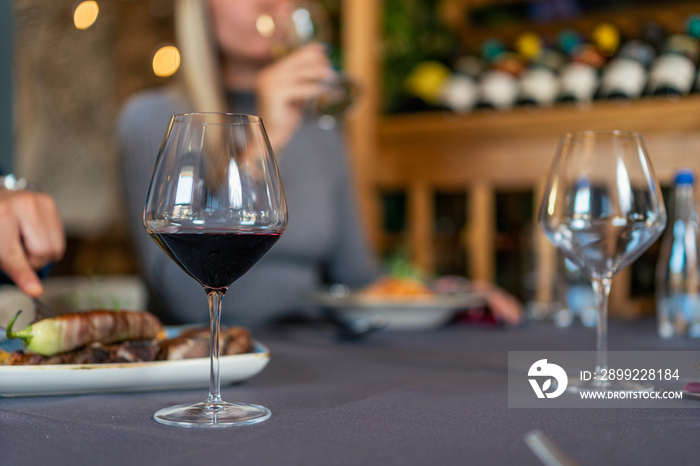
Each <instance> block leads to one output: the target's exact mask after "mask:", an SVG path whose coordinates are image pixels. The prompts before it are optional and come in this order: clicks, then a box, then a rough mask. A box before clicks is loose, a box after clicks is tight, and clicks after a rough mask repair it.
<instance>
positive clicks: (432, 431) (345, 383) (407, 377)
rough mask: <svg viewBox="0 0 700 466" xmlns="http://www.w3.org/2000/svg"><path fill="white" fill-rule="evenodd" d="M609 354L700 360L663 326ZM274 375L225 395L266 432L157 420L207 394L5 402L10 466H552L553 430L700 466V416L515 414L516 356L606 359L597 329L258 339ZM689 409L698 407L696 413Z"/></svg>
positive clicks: (2, 439)
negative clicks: (258, 408) (246, 408)
mask: <svg viewBox="0 0 700 466" xmlns="http://www.w3.org/2000/svg"><path fill="white" fill-rule="evenodd" d="M609 335H610V348H609V349H610V350H647V351H652V350H697V349H698V348H700V341H697V340H695V341H693V340H679V341H662V340H661V339H659V338H658V337H657V336H656V333H655V330H654V325H653V323H652V322H649V321H644V322H628V323H613V324H612V325H611V328H610V333H609ZM257 338H258V339H259V340H261V341H262V342H264V343H265V344H266V345H268V347H269V348H270V350H271V353H272V358H271V362H270V364H269V366H268V367H267V368H266V369H265V370H264V371H263V372H262V373H261V374H259V375H258V376H256V377H254V378H253V379H251V380H248V381H246V382H244V383H241V384H238V385H235V386H231V387H225V388H224V389H223V390H222V395H223V398H224V399H225V400H227V401H243V402H250V403H258V404H262V405H264V406H267V407H268V408H270V409H271V410H272V413H273V414H272V417H271V418H270V419H269V420H267V421H266V422H263V423H260V424H255V425H251V426H246V427H238V428H228V429H213V430H199V429H195V430H193V429H182V428H176V427H166V426H162V425H160V424H157V423H156V422H155V421H153V420H152V418H151V416H152V414H153V412H155V411H156V410H157V409H159V408H161V407H164V406H168V405H171V404H180V403H189V402H197V401H202V400H203V399H204V398H205V397H206V389H205V390H203V391H202V390H187V391H170V392H156V393H135V394H109V395H83V396H63V397H36V398H2V399H0V464H1V465H42V464H47V465H84V464H100V465H125V464H134V465H140V464H168V465H174V466H175V465H193V464H251V465H282V464H284V465H287V464H291V465H294V464H304V465H346V464H352V465H360V464H361V465H365V464H390V465H391V464H396V465H414V464H415V465H443V464H477V465H480V464H484V465H500V464H518V465H537V464H540V463H539V461H538V460H537V459H536V458H535V456H534V455H533V454H532V452H531V451H530V450H529V448H528V447H527V446H526V444H525V443H524V442H523V435H524V434H525V433H526V432H528V431H530V430H533V429H541V430H542V431H544V432H545V433H546V434H547V435H548V436H549V437H550V438H552V439H553V440H554V441H555V442H557V443H558V444H559V445H560V446H561V447H563V448H564V449H565V450H566V451H567V452H568V453H569V454H570V455H571V456H572V457H574V458H575V459H577V460H578V461H580V462H581V464H584V465H593V464H623V465H626V464H635V465H645V464H649V465H652V464H653V465H659V464H700V410H697V409H694V405H693V406H692V407H688V408H687V409H513V408H508V396H507V395H508V393H507V365H508V355H507V352H508V351H509V350H511V351H515V350H550V349H552V350H580V351H584V350H585V351H589V350H593V349H594V346H595V334H594V331H593V330H592V329H585V328H581V327H572V328H568V329H557V328H555V327H553V326H552V325H551V324H530V325H527V326H525V327H524V328H519V329H502V328H495V327H485V326H468V325H457V326H452V327H448V328H444V329H440V330H436V331H430V332H422V333H404V334H398V333H396V334H391V333H386V332H385V333H377V334H374V335H372V336H371V337H370V338H368V339H366V340H363V341H360V342H342V341H338V340H337V339H336V338H335V336H334V334H333V332H332V331H330V330H325V329H316V328H315V329H309V328H303V329H301V328H285V329H284V330H277V331H271V332H266V333H264V334H258V335H257ZM679 402H680V403H692V402H690V401H687V400H683V401H679ZM698 406H700V403H698Z"/></svg>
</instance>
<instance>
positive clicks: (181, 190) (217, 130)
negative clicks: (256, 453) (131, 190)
mask: <svg viewBox="0 0 700 466" xmlns="http://www.w3.org/2000/svg"><path fill="white" fill-rule="evenodd" d="M144 225H145V227H146V230H147V231H148V233H149V234H150V235H151V237H152V238H153V239H154V240H155V242H156V243H158V245H159V246H160V247H161V249H163V251H165V253H166V254H167V255H168V256H169V257H170V258H171V259H172V260H173V261H175V263H177V264H178V265H179V266H180V267H181V268H182V270H184V271H185V272H186V273H187V274H188V275H189V276H191V277H192V278H194V279H195V280H197V282H199V284H201V285H202V287H203V288H204V291H205V292H206V295H207V300H208V302H209V314H210V318H211V376H210V379H209V396H208V397H207V399H206V400H205V401H203V402H201V403H197V404H194V405H177V406H172V407H168V408H164V409H161V410H160V411H158V412H156V413H155V415H154V419H155V420H156V421H158V422H160V423H162V424H167V425H176V426H182V427H227V426H236V425H246V424H253V423H256V422H261V421H264V420H266V419H268V418H269V417H270V410H268V409H267V408H265V407H263V406H259V405H251V404H245V403H228V402H225V401H223V400H222V399H221V394H220V382H219V325H220V324H219V322H220V317H221V303H222V301H223V299H224V294H225V293H226V290H227V289H228V287H229V286H230V285H231V284H232V283H233V282H234V281H236V280H237V279H238V278H239V277H241V276H242V275H243V274H245V273H246V272H247V271H248V269H250V268H251V267H252V266H253V265H254V264H255V263H256V262H257V261H258V260H259V259H260V258H261V257H262V256H264V255H265V253H266V252H267V251H268V250H269V249H270V248H271V247H272V245H273V244H275V242H276V241H277V240H278V239H279V238H280V236H281V235H282V233H283V232H284V230H285V228H286V226H287V204H286V201H285V197H284V190H283V189H282V182H281V180H280V175H279V171H278V168H277V163H276V161H275V156H274V154H273V152H272V148H271V147H270V143H269V141H268V139H267V134H266V133H265V128H264V126H263V123H262V120H261V119H260V118H259V117H256V116H250V115H238V114H225V113H189V114H183V115H174V116H173V117H172V118H171V120H170V124H169V125H168V129H167V130H166V133H165V138H164V139H163V143H162V145H161V148H160V152H159V154H158V159H157V160H156V164H155V168H154V169H153V175H152V177H151V183H150V186H149V190H148V196H147V199H146V207H145V209H144Z"/></svg>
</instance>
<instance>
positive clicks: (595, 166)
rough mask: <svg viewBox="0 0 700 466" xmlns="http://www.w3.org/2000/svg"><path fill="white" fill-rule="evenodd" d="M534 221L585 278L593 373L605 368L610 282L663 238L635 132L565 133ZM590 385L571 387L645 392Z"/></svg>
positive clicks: (660, 212)
mask: <svg viewBox="0 0 700 466" xmlns="http://www.w3.org/2000/svg"><path fill="white" fill-rule="evenodd" d="M539 223H540V226H541V228H542V229H543V230H544V233H545V234H546V235H547V237H548V238H549V240H550V241H551V242H552V243H553V244H554V245H555V246H556V247H558V248H559V249H561V251H562V252H563V253H564V255H565V256H566V257H568V258H569V259H570V260H571V261H573V262H574V263H575V264H576V265H578V266H579V268H580V269H581V270H582V271H583V272H584V273H585V274H586V275H587V277H588V278H589V279H590V280H591V284H592V286H593V291H594V293H595V305H596V310H597V311H598V323H597V353H596V354H597V356H596V359H597V364H596V373H597V374H601V371H602V370H606V369H607V368H608V363H607V322H608V319H607V314H608V298H609V295H610V286H611V283H612V278H613V276H614V275H615V274H616V273H617V272H618V271H620V270H621V269H623V268H624V267H627V266H628V265H630V264H631V263H632V262H634V261H635V260H636V259H637V258H638V257H639V256H640V255H642V253H643V252H644V251H645V250H646V249H647V248H649V246H650V245H651V244H652V243H653V242H654V241H655V240H656V239H657V238H658V237H659V236H660V235H661V233H662V231H663V229H664V227H665V226H666V210H665V208H664V204H663V199H662V197H661V190H660V188H659V183H658V181H657V179H656V176H655V175H654V171H653V169H652V167H651V163H650V161H649V158H648V156H647V152H646V149H645V147H644V143H643V142H642V137H641V136H640V135H639V134H638V133H631V132H621V131H611V132H594V131H589V132H583V133H573V134H566V135H565V136H564V137H563V138H562V139H561V142H560V144H559V148H558V150H557V154H556V158H555V160H554V163H553V165H552V168H551V172H550V174H549V178H548V180H547V185H546V187H545V191H544V198H543V200H542V204H541V206H540V210H539ZM615 384H616V383H614V382H607V381H606V382H602V381H593V382H591V383H590V384H587V385H584V386H582V385H581V384H577V383H574V384H570V386H571V385H573V387H572V389H574V390H575V389H577V388H578V389H592V390H597V389H603V390H611V389H621V390H641V389H649V388H650V387H644V386H642V385H636V384H631V383H630V384H622V385H621V386H619V387H618V386H614V385H615Z"/></svg>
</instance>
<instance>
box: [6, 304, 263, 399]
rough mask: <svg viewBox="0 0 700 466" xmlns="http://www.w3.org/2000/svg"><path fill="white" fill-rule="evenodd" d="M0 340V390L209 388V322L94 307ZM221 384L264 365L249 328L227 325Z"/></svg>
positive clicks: (33, 392)
mask: <svg viewBox="0 0 700 466" xmlns="http://www.w3.org/2000/svg"><path fill="white" fill-rule="evenodd" d="M16 322H17V321H16V320H15V319H14V318H13V319H11V320H10V322H9V323H8V324H7V330H6V333H7V336H8V339H7V340H6V341H3V342H0V396H6V397H10V396H46V395H74V394H86V393H114V392H137V391H154V390H173V389H186V388H203V387H206V385H207V383H208V380H209V377H208V375H209V358H208V354H209V328H208V327H192V326H188V327H164V326H162V325H161V324H160V321H159V320H158V319H157V318H156V317H155V316H154V315H153V314H150V313H148V312H145V311H130V310H119V311H113V310H88V311H83V312H73V313H67V314H62V315H59V316H56V317H48V318H44V319H41V320H38V321H34V322H31V323H30V324H28V325H27V326H25V327H24V328H21V329H17V328H15V324H16ZM220 348H221V350H220V351H221V353H220V354H221V357H220V368H221V369H220V377H221V384H222V385H227V384H232V383H236V382H241V381H244V380H247V379H249V378H251V377H253V376H255V375H257V374H258V373H259V372H260V371H262V370H263V369H264V368H265V366H266V365H267V363H268V362H269V359H270V353H269V350H268V349H267V348H266V347H265V346H264V345H262V344H261V343H259V342H257V341H255V340H253V339H252V338H251V335H250V332H249V331H248V329H246V328H243V327H229V328H226V329H222V332H221V339H220Z"/></svg>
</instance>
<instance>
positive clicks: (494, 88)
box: [477, 39, 524, 110]
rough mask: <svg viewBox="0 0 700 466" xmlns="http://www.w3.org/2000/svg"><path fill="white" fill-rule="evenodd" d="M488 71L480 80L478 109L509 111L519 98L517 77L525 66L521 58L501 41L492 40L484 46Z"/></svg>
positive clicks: (483, 54)
mask: <svg viewBox="0 0 700 466" xmlns="http://www.w3.org/2000/svg"><path fill="white" fill-rule="evenodd" d="M482 57H483V59H484V60H485V61H486V63H487V70H486V71H485V72H484V73H482V75H481V76H480V79H479V99H478V104H477V107H478V108H483V109H497V110H507V109H510V108H512V107H513V106H514V105H515V103H516V101H517V98H518V80H517V76H518V75H519V74H520V73H521V72H522V70H523V68H524V65H523V63H522V60H521V59H520V57H518V56H517V55H516V54H514V53H512V52H509V51H507V50H506V48H505V47H504V46H503V44H502V43H500V41H497V40H494V39H491V40H488V41H486V42H485V43H484V44H483V45H482Z"/></svg>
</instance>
